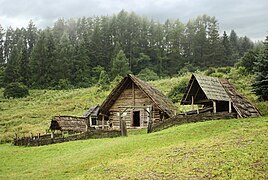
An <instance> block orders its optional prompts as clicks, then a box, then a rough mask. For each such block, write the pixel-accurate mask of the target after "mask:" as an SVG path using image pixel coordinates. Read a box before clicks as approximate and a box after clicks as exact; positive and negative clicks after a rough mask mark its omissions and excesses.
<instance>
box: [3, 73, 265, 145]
mask: <svg viewBox="0 0 268 180" xmlns="http://www.w3.org/2000/svg"><path fill="white" fill-rule="evenodd" d="M212 75H213V74H212ZM217 75H222V77H223V78H228V79H230V81H231V82H232V83H233V84H234V85H235V86H236V88H237V89H238V91H239V92H240V93H242V94H243V95H246V97H248V98H249V99H250V100H251V101H252V102H253V103H254V104H256V105H257V107H258V108H259V109H260V110H261V112H262V113H263V114H264V115H268V103H267V102H258V101H257V97H256V96H255V95H254V94H253V93H252V91H251V87H250V83H251V82H252V81H253V77H252V76H249V75H243V74H242V73H240V71H239V70H237V69H235V68H232V69H231V71H230V73H227V74H224V73H221V74H220V73H217ZM190 77H191V74H190V73H188V74H185V75H183V76H178V77H173V78H165V79H160V80H157V81H152V82H149V83H150V84H152V85H153V86H155V87H156V88H157V89H159V90H161V91H162V92H163V93H164V94H168V92H169V91H170V90H171V89H172V88H173V87H174V86H176V85H177V84H178V83H179V82H180V81H181V80H182V79H185V78H187V79H189V78H190ZM108 93H109V92H108V91H105V92H98V88H97V87H91V88H82V89H72V90H30V94H31V95H30V96H29V97H26V98H21V99H5V98H4V97H3V89H0V143H5V142H10V141H11V140H12V138H13V136H14V133H17V134H18V135H19V136H23V135H25V136H27V135H29V134H30V133H31V132H32V133H33V134H36V133H45V131H46V129H48V128H49V125H50V121H51V117H52V116H55V115H78V116H79V115H80V116H81V115H82V114H83V113H84V112H85V111H86V110H87V109H88V108H89V107H91V106H94V105H96V104H101V103H102V102H103V100H104V99H105V98H106V97H107V95H108ZM176 106H177V107H178V111H183V112H184V111H187V110H189V109H190V106H180V105H179V102H178V103H176Z"/></svg>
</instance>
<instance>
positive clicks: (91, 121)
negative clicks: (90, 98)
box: [84, 105, 102, 128]
mask: <svg viewBox="0 0 268 180" xmlns="http://www.w3.org/2000/svg"><path fill="white" fill-rule="evenodd" d="M99 110H100V106H99V105H97V106H93V107H90V108H89V109H88V110H87V111H86V112H85V113H84V117H86V118H87V119H88V125H89V127H93V128H99V126H101V125H102V124H101V121H99V120H98V115H99Z"/></svg>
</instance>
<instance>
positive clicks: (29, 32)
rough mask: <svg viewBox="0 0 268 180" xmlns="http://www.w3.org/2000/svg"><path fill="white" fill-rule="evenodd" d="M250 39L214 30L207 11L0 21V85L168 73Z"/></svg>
mask: <svg viewBox="0 0 268 180" xmlns="http://www.w3.org/2000/svg"><path fill="white" fill-rule="evenodd" d="M256 46H259V44H256V43H255V44H254V43H253V42H252V41H251V40H250V39H249V38H248V37H246V36H245V37H239V36H238V35H237V34H236V32H235V31H234V30H232V31H231V32H230V34H227V33H226V32H225V31H224V33H223V34H220V33H219V23H218V21H217V20H216V18H215V17H211V16H208V15H202V16H198V17H196V18H194V19H190V20H189V21H188V22H187V23H182V22H181V21H180V20H179V19H176V20H169V19H167V20H166V21H165V22H163V23H162V22H159V21H157V20H154V19H149V18H147V17H143V16H139V15H137V14H135V13H134V12H131V13H129V12H126V11H124V10H122V11H121V12H119V13H118V14H114V15H111V16H101V17H98V16H96V17H82V18H77V19H68V20H65V19H58V20H57V21H56V22H55V23H54V25H53V26H52V27H47V28H45V29H38V28H37V27H36V25H35V24H34V22H33V21H30V22H29V24H28V26H27V27H26V28H16V29H13V28H12V27H8V28H7V29H4V28H2V27H1V25H0V85H1V87H5V86H6V85H8V84H10V83H14V82H19V83H22V84H24V85H25V86H27V87H29V88H31V89H68V88H79V87H90V86H92V85H95V84H96V83H98V82H99V79H100V76H101V77H106V78H108V81H112V80H113V79H115V78H116V77H117V76H124V75H125V74H127V73H133V74H135V75H139V76H141V77H142V76H144V75H145V77H152V78H154V77H156V78H159V77H172V76H174V75H177V74H180V73H184V72H194V71H196V70H204V69H207V68H208V67H225V66H234V64H235V63H237V62H238V61H239V59H241V58H242V57H243V56H244V54H245V53H246V52H247V51H249V50H251V49H253V48H254V47H256ZM248 67H249V68H250V65H249V66H248ZM149 80H150V79H149ZM106 81H107V80H106Z"/></svg>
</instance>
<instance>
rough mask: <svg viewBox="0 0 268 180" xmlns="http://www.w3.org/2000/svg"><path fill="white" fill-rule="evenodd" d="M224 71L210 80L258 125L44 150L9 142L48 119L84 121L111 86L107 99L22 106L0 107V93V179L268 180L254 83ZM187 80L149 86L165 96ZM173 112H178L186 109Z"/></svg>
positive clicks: (40, 98) (267, 140)
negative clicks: (228, 88) (248, 107)
mask: <svg viewBox="0 0 268 180" xmlns="http://www.w3.org/2000/svg"><path fill="white" fill-rule="evenodd" d="M223 71H225V70H224V69H223V70H220V69H219V70H217V71H214V72H212V73H211V74H210V75H212V76H217V77H223V78H227V79H229V80H230V81H231V82H232V83H233V84H234V85H235V86H236V88H237V90H238V91H239V92H240V93H241V94H243V95H245V96H246V97H247V98H248V99H249V100H250V101H252V102H253V103H254V104H255V105H256V106H257V107H258V108H259V110H260V111H261V112H262V114H263V115H264V116H263V117H259V118H248V119H231V120H219V121H207V122H200V123H191V124H184V125H181V126H175V127H172V128H169V129H166V130H163V131H160V132H156V133H151V134H146V129H142V130H131V131H129V136H128V137H118V138H111V139H108V138H105V139H89V140H81V141H73V142H67V143H61V144H54V145H48V146H42V147H16V146H13V145H12V144H11V143H10V142H11V141H12V138H13V136H14V133H17V134H18V135H19V136H23V135H25V136H28V135H29V134H30V132H32V133H33V134H36V133H45V131H46V130H47V129H48V128H49V125H50V121H51V118H52V116H55V115H77V116H81V115H83V113H84V112H85V111H86V110H87V109H88V108H89V107H91V106H94V105H96V104H101V103H102V101H103V100H104V99H105V98H106V97H107V95H108V94H109V92H110V90H111V89H112V87H114V86H115V84H112V87H111V88H110V90H108V91H100V90H99V88H98V87H90V88H81V89H70V90H30V96H28V97H25V98H21V99H5V98H4V97H3V89H0V141H1V143H2V144H0V159H1V163H0V179H40V178H41V179H66V178H67V179H211V178H216V179H267V178H268V149H267V147H268V131H267V129H268V116H267V115H268V113H267V112H268V103H267V102H258V100H257V97H256V96H255V95H254V94H253V93H252V91H251V87H250V86H249V85H250V83H251V81H252V80H253V77H252V76H249V75H243V73H241V70H239V69H230V70H229V71H228V72H227V73H225V72H223ZM202 73H204V74H205V73H206V72H202ZM189 78H190V74H188V73H187V74H185V75H181V76H178V77H173V78H165V79H160V80H157V81H152V82H149V83H150V84H152V85H153V86H155V87H156V88H158V89H159V90H161V91H162V92H163V93H164V94H168V93H169V92H170V90H171V89H172V88H173V87H176V86H177V85H178V84H179V82H181V81H182V80H185V79H189ZM180 96H182V94H179V97H180ZM176 105H177V107H178V111H184V110H187V108H188V107H184V106H180V105H179V103H176Z"/></svg>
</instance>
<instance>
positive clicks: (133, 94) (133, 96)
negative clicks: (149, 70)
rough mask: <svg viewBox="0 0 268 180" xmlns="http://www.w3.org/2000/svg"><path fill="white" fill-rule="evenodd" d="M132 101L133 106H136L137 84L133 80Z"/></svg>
mask: <svg viewBox="0 0 268 180" xmlns="http://www.w3.org/2000/svg"><path fill="white" fill-rule="evenodd" d="M132 101H133V106H135V84H134V83H133V82H132Z"/></svg>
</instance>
